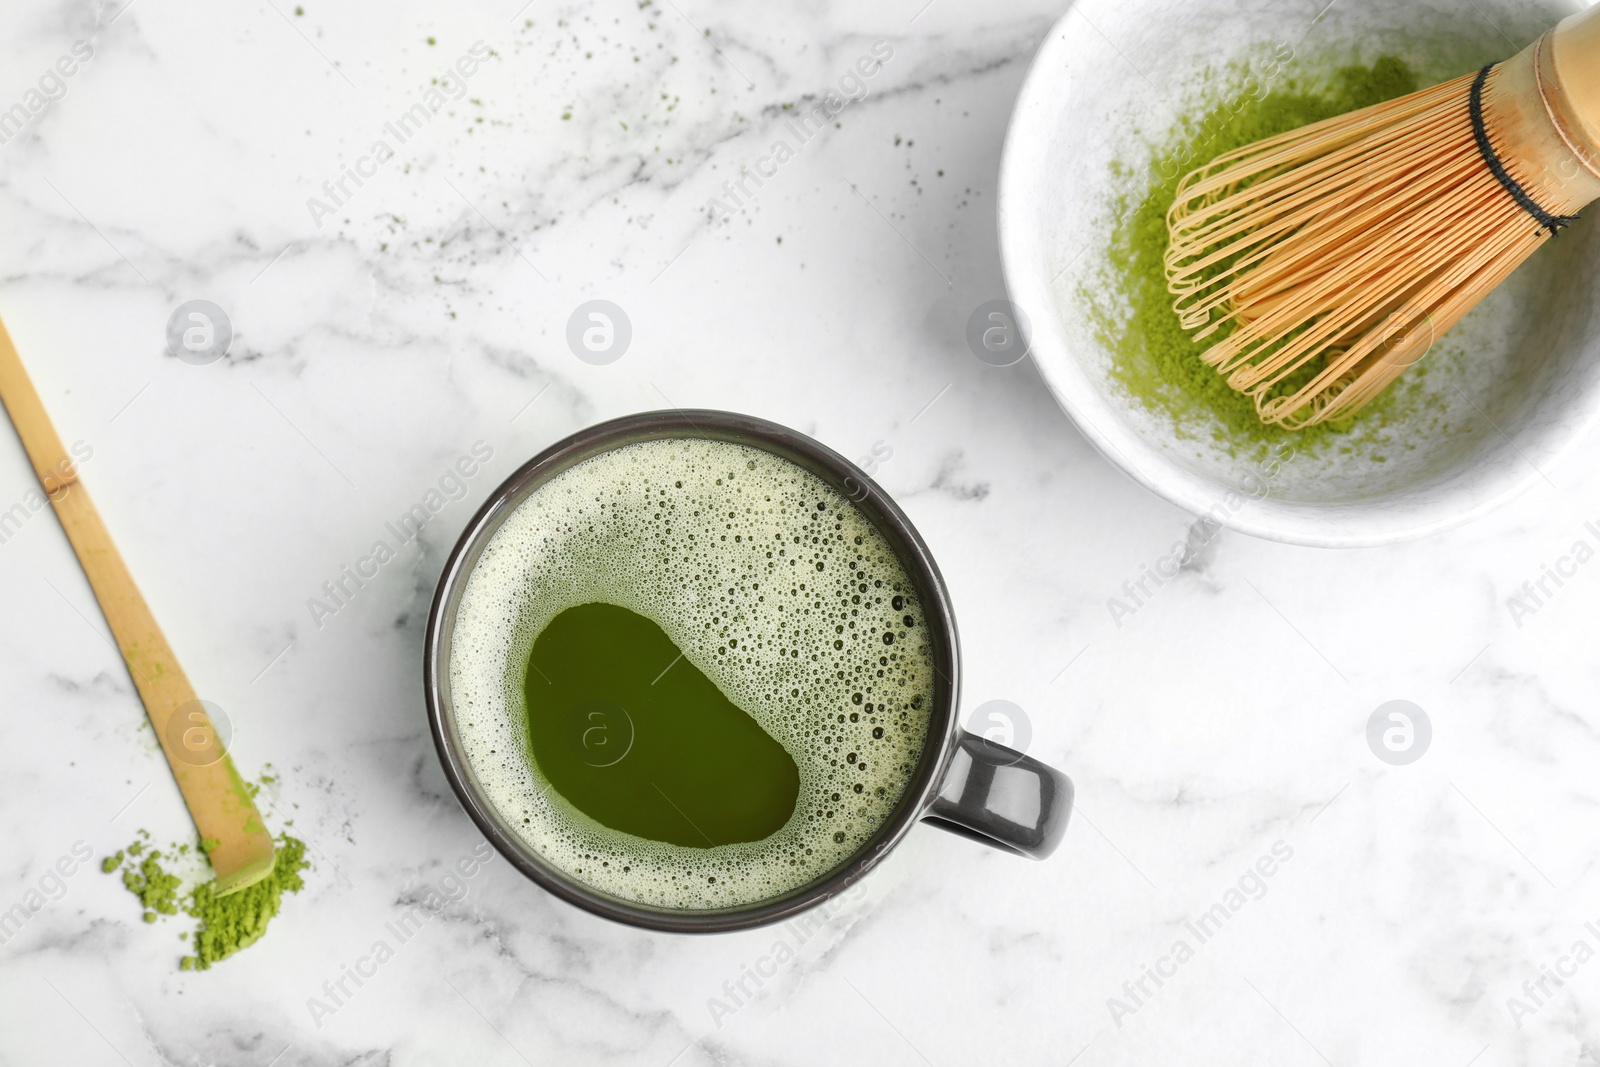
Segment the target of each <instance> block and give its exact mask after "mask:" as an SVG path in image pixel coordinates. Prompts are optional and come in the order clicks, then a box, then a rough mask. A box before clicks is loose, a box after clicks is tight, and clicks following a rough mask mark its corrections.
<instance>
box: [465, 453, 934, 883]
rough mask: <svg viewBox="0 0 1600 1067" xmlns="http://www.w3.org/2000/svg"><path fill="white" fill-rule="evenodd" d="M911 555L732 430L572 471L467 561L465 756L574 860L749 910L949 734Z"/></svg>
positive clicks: (868, 830) (515, 823)
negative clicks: (933, 737) (936, 710)
mask: <svg viewBox="0 0 1600 1067" xmlns="http://www.w3.org/2000/svg"><path fill="white" fill-rule="evenodd" d="M924 621H925V620H924V618H923V613H922V605H921V603H920V602H919V600H918V598H917V595H916V589H915V587H914V585H913V583H912V582H911V580H910V579H909V578H908V576H907V573H906V570H905V567H904V566H903V565H902V563H901V562H900V560H899V558H898V557H897V556H896V555H895V553H894V551H893V550H892V549H891V547H890V546H889V544H888V543H887V542H886V541H885V540H884V539H883V537H882V536H881V535H880V534H879V533H878V531H877V529H876V528H875V527H874V526H873V525H872V523H871V522H869V521H868V519H867V518H866V517H865V516H864V515H862V514H861V513H860V512H859V511H858V510H857V509H856V508H855V506H854V505H853V504H852V503H851V502H850V501H849V500H848V499H846V498H845V497H844V496H842V495H840V494H839V493H838V492H837V491H835V490H834V489H832V488H830V487H829V486H828V485H826V484H825V483H824V482H822V481H821V480H820V479H819V478H817V477H816V476H815V475H813V474H811V473H810V472H809V471H806V470H803V469H802V468H800V467H798V466H796V465H795V464H793V463H790V462H789V461H787V460H785V459H781V458H779V457H777V456H774V455H772V454H771V453H768V452H764V451H760V450H757V449H753V448H748V447H745V446H743V445H738V444H733V443H729V442H723V441H714V440H705V439H698V438H690V439H666V440H658V441H646V442H641V443H636V444H630V445H624V446H622V447H619V448H616V449H614V450H612V451H609V452H604V453H601V454H600V455H597V456H594V457H592V458H590V459H587V460H585V461H583V462H581V463H579V464H577V465H576V466H574V467H572V468H570V469H568V470H566V471H564V472H562V473H561V474H558V475H556V476H555V477H554V478H552V479H551V480H550V481H548V482H546V483H545V484H544V485H542V486H540V487H539V488H538V489H537V490H535V491H534V492H533V493H532V495H531V496H529V497H528V498H527V499H526V500H524V501H523V502H522V504H520V505H519V506H518V507H517V509H516V510H515V511H514V512H513V513H512V514H511V515H510V516H508V517H507V519H506V520H505V522H504V523H503V524H502V525H501V526H500V528H499V529H498V530H497V531H496V532H495V533H494V535H493V536H492V537H491V538H490V540H489V541H488V543H487V544H486V545H485V547H484V549H483V552H482V554H481V555H480V557H479V558H478V560H477V562H476V564H475V565H474V567H473V569H472V572H471V574H470V576H469V577H468V578H467V581H466V585H465V588H464V590H463V592H462V596H461V600H460V605H459V609H458V612H457V616H456V621H455V631H454V639H453V642H452V645H451V651H450V662H449V676H450V688H451V691H452V692H453V694H454V704H455V714H456V717H457V727H458V730H459V736H460V739H461V743H462V746H463V748H464V751H465V754H466V757H467V761H468V762H469V763H470V765H471V767H472V771H473V773H474V775H475V776H476V778H477V779H478V781H479V783H480V785H481V787H482V789H483V792H484V795H485V796H486V798H487V799H488V801H489V802H490V804H492V805H493V807H494V808H495V809H496V810H497V811H498V812H499V814H500V816H501V818H502V819H503V821H504V822H505V823H506V824H508V825H509V826H511V827H512V828H513V829H514V830H515V832H516V833H518V834H519V835H520V836H521V837H522V838H523V840H524V841H525V843H526V844H527V845H528V847H529V848H531V849H532V850H533V851H535V852H537V853H538V854H539V855H540V856H542V857H543V859H544V861H545V862H546V863H548V864H550V865H551V866H552V867H554V868H556V869H558V870H560V871H562V872H564V873H565V874H567V875H568V876H570V877H572V878H575V879H577V880H579V881H582V882H585V883H587V884H588V885H590V886H592V887H593V888H595V889H597V890H600V891H602V892H604V893H608V894H611V895H613V896H615V897H619V898H621V899H624V900H627V901H632V902H635V903H639V904H645V905H649V906H653V907H659V908H667V909H674V910H685V911H700V910H709V909H723V908H735V907H741V906H746V905H750V904H753V903H756V902H759V901H764V900H768V899H771V898H775V897H780V896H783V895H785V894H788V893H790V892H792V891H794V890H796V889H798V888H800V887H801V886H804V885H806V884H807V883H810V882H812V881H814V880H816V879H817V878H819V877H821V876H823V875H826V874H827V873H829V872H830V871H832V870H833V869H835V868H837V867H839V866H840V865H842V864H844V863H845V862H846V861H848V860H849V859H850V858H851V857H852V856H853V855H854V854H855V853H856V852H857V851H858V850H859V849H860V848H861V847H862V845H863V844H865V843H866V842H867V841H868V840H869V839H870V838H871V837H872V835H873V834H874V833H876V831H877V830H878V828H879V827H880V826H882V824H883V822H884V820H885V818H886V817H887V816H888V815H889V814H890V813H891V812H892V811H893V810H894V809H895V807H896V805H897V803H898V802H899V800H900V798H901V795H902V793H903V792H904V789H905V786H906V783H907V782H908V780H909V779H910V777H911V775H912V771H913V768H914V767H915V766H916V764H917V761H918V758H919V757H920V755H921V753H922V750H923V746H924V744H925V742H926V740H927V734H928V724H929V716H930V712H931V709H932V705H933V692H934V686H933V675H934V672H933V659H932V653H931V648H930V642H929V637H930V635H929V633H928V629H927V627H926V626H925V625H924Z"/></svg>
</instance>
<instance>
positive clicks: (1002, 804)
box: [922, 730, 1072, 860]
mask: <svg viewBox="0 0 1600 1067" xmlns="http://www.w3.org/2000/svg"><path fill="white" fill-rule="evenodd" d="M1071 814H1072V780H1071V779H1069V778H1068V777H1067V776H1066V775H1064V774H1062V773H1061V772H1060V771H1058V770H1056V769H1055V768H1054V767H1048V766H1046V765H1045V764H1043V763H1040V762H1039V761H1038V760H1036V759H1032V758H1031V757H1028V756H1024V755H1023V754H1022V753H1020V752H1018V751H1016V750H1015V749H1010V748H1007V747H1006V746H1004V745H999V744H996V743H995V742H993V741H990V740H989V739H988V738H985V737H979V736H978V735H977V734H974V733H970V732H968V731H966V730H962V731H961V732H960V734H959V736H958V737H957V738H956V747H955V753H954V754H953V755H952V756H951V758H950V767H949V769H948V770H946V771H945V776H944V783H943V784H942V785H941V786H940V788H939V794H938V796H937V797H936V798H935V799H934V801H933V803H932V804H930V805H929V806H928V810H927V811H926V812H924V813H923V816H922V819H923V821H924V822H931V823H933V824H934V825H936V826H938V827H940V828H941V829H944V830H949V831H950V832H951V833H956V834H960V835H962V836H963V837H970V838H972V839H973V840H975V841H982V842H983V843H984V844H986V845H991V846H993V847H994V848H998V849H1003V850H1004V851H1007V852H1015V853H1017V854H1018V855H1022V856H1029V857H1031V858H1033V859H1036V860H1042V859H1044V858H1045V857H1046V856H1048V855H1050V853H1052V852H1054V851H1055V850H1056V846H1057V845H1059V844H1060V843H1061V838H1062V836H1063V835H1064V834H1066V832H1067V818H1068V816H1070V815H1071Z"/></svg>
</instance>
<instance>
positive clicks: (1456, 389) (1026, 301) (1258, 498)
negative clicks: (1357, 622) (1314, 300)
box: [999, 0, 1600, 547]
mask: <svg viewBox="0 0 1600 1067" xmlns="http://www.w3.org/2000/svg"><path fill="white" fill-rule="evenodd" d="M1326 6H1327V0H1303V2H1302V0H1087V2H1080V3H1076V4H1074V6H1073V7H1072V8H1071V9H1069V10H1068V12H1067V13H1066V15H1064V16H1063V17H1062V18H1061V20H1060V21H1059V22H1058V23H1057V24H1056V26H1055V27H1054V29H1052V30H1051V32H1050V35H1049V37H1048V38H1047V39H1046V41H1045V43H1044V45H1043V46H1042V47H1041V48H1040V50H1039V54H1038V56H1037V57H1036V58H1035V60H1034V63H1033V67H1032V69H1031V71H1030V72H1029V74H1028V78H1027V81H1026V82H1025V84H1024V85H1023V88H1022V93H1021V96H1020V98H1019V99H1018V101H1017V106H1016V112H1015V114H1014V116H1013V118H1012V121H1011V127H1010V131H1009V133H1008V135H1007V138H1006V146H1005V155H1004V159H1003V162H1002V166H1001V174H1000V198H999V227H1000V245H1001V257H1002V262H1003V265H1004V269H1005V275H1006V285H1007V288H1008V289H1009V291H1010V296H1011V300H1012V302H1013V303H1014V304H1015V305H1016V306H1017V308H1018V309H1019V310H1020V311H1021V312H1022V313H1023V314H1024V315H1025V316H1026V317H1027V319H1029V320H1031V324H1032V355H1033V358H1034V359H1035V360H1036V361H1037V363H1038V365H1039V368H1040V370H1041V372H1042V373H1043V375H1044V377H1045V380H1046V381H1047V382H1048V383H1049V385H1050V388H1051V389H1052V390H1053V391H1054V393H1055V395H1056V398H1057V399H1058V400H1059V401H1060V403H1061V405H1062V407H1063V408H1065V409H1066V411H1067V413H1068V415H1070V416H1071V418H1072V419H1073V421H1074V422H1075V423H1076V424H1077V425H1078V427H1079V428H1080V429H1081V430H1082V431H1083V433H1084V434H1085V435H1086V436H1087V437H1088V438H1089V440H1090V441H1092V442H1093V443H1094V444H1095V446H1096V447H1097V448H1099V449H1100V451H1101V452H1102V453H1103V454H1104V455H1105V456H1106V457H1107V458H1108V459H1110V460H1111V461H1112V462H1113V463H1115V464H1116V465H1118V466H1120V467H1121V468H1122V469H1123V470H1125V471H1127V472H1128V473H1129V474H1130V475H1132V476H1133V477H1134V478H1135V479H1136V480H1138V481H1139V482H1141V483H1142V484H1144V485H1145V486H1147V487H1148V488H1150V489H1151V490H1153V491H1155V492H1156V493H1159V494H1160V495H1161V496H1163V497H1165V498H1167V499H1168V500H1170V501H1172V502H1173V503H1175V504H1177V505H1179V506H1181V507H1184V508H1186V509H1188V510H1190V511H1193V512H1195V513H1197V514H1199V513H1209V514H1211V515H1212V516H1213V517H1214V518H1215V519H1216V520H1217V521H1218V522H1220V523H1223V524H1224V525H1227V526H1230V527H1232V528H1234V529H1238V530H1241V531H1243V532H1246V533H1250V534H1253V535H1256V536H1259V537H1265V538H1270V539H1272V540H1276V541H1285V542H1290V543H1294V544H1302V545H1314V546H1328V547H1352V546H1360V545H1376V544H1385V543H1390V542H1394V541H1400V540H1405V539H1408V538H1413V537H1420V536H1423V535H1426V534H1431V533H1435V532H1438V531H1440V530H1444V529H1448V528H1449V527H1452V526H1455V525H1458V524H1460V523H1463V522H1466V521H1468V520H1470V519H1473V518H1476V517H1478V516H1480V515H1482V514H1484V513H1485V512H1488V511H1489V510H1491V509H1492V508H1494V507H1496V506H1498V505H1500V504H1503V503H1505V502H1506V501H1508V500H1510V499H1511V498H1512V497H1514V496H1516V495H1517V494H1519V493H1520V492H1522V491H1523V490H1525V489H1527V488H1528V487H1529V486H1531V485H1532V484H1533V483H1535V482H1537V481H1539V480H1541V479H1543V478H1545V477H1546V476H1547V472H1548V471H1549V469H1550V466H1551V464H1552V463H1553V462H1554V461H1555V459H1556V457H1557V456H1558V454H1560V453H1561V452H1563V451H1564V450H1566V449H1567V448H1568V447H1569V446H1571V445H1572V444H1573V443H1574V442H1575V441H1577V440H1578V439H1579V438H1580V437H1581V436H1582V434H1583V433H1584V432H1585V431H1586V430H1587V429H1588V428H1589V426H1590V424H1591V423H1592V422H1593V421H1594V419H1595V417H1596V415H1597V414H1600V225H1597V219H1595V218H1590V219H1587V220H1586V221H1585V222H1583V223H1580V224H1579V225H1578V226H1575V227H1573V228H1572V229H1570V230H1568V231H1566V232H1565V233H1564V234H1563V235H1562V236H1561V238H1560V239H1559V240H1558V241H1556V242H1554V243H1553V245H1552V246H1550V247H1547V248H1544V249H1542V250H1541V251H1540V253H1539V254H1538V255H1537V256H1535V257H1534V259H1533V260H1532V261H1530V262H1529V263H1528V264H1527V265H1525V266H1524V267H1523V269H1522V270H1520V271H1518V273H1517V274H1516V275H1515V276H1514V277H1513V278H1512V279H1511V280H1510V281H1509V282H1508V283H1507V284H1506V285H1505V286H1502V287H1501V288H1500V289H1499V290H1497V291H1496V292H1495V293H1494V294H1493V295H1492V296H1491V298H1490V299H1489V300H1488V301H1487V302H1486V303H1485V304H1484V305H1483V306H1481V307H1480V308H1479V309H1478V310H1477V311H1476V312H1474V313H1473V315H1472V316H1471V317H1469V319H1468V320H1467V321H1466V322H1463V323H1462V324H1461V326H1459V327H1458V328H1457V329H1456V330H1455V331H1452V332H1451V333H1450V334H1448V335H1446V337H1445V338H1444V339H1442V340H1441V341H1440V342H1439V344H1437V345H1436V346H1435V349H1434V351H1432V352H1430V353H1429V355H1428V357H1427V360H1428V361H1429V362H1430V363H1433V364H1435V366H1432V367H1430V368H1429V370H1428V373H1427V374H1426V375H1425V376H1423V377H1422V378H1421V380H1420V383H1419V384H1418V385H1417V386H1414V387H1413V388H1415V389H1417V390H1418V393H1417V394H1416V395H1417V397H1419V398H1420V402H1419V403H1411V404H1408V405H1407V410H1408V411H1409V412H1411V413H1410V414H1407V415H1405V416H1404V417H1402V418H1399V419H1397V420H1391V422H1390V424H1389V425H1388V426H1387V427H1385V428H1384V430H1383V431H1382V433H1380V434H1377V435H1376V437H1377V439H1374V440H1369V441H1368V444H1367V445H1365V446H1361V447H1355V448H1353V449H1352V451H1351V454H1339V453H1337V452H1336V451H1334V450H1332V449H1330V448H1327V447H1323V448H1321V449H1316V448H1297V449H1296V454H1295V456H1294V458H1293V459H1292V460H1290V461H1289V462H1287V463H1283V464H1281V465H1277V469H1276V470H1270V471H1263V470H1261V468H1260V464H1259V460H1250V459H1247V458H1240V456H1239V455H1236V453H1237V452H1238V451H1239V450H1238V448H1237V444H1236V443H1235V442H1233V441H1230V440H1229V439H1228V438H1227V436H1226V435H1224V436H1223V438H1222V439H1220V440H1214V439H1212V438H1211V431H1210V428H1208V427H1207V426H1206V425H1205V424H1204V423H1205V420H1203V419H1202V420H1201V422H1200V423H1198V424H1195V425H1193V426H1188V427H1187V428H1186V432H1179V431H1178V430H1177V429H1175V427H1174V425H1173V422H1172V419H1171V418H1170V416H1167V415H1163V414H1161V413H1160V412H1158V411H1154V410H1152V409H1151V408H1150V407H1148V406H1147V404H1146V403H1145V402H1143V401H1140V400H1137V399H1134V398H1133V397H1131V396H1130V395H1129V394H1128V392H1127V391H1126V390H1124V389H1123V388H1122V387H1121V386H1120V385H1119V384H1118V381H1117V380H1116V379H1115V378H1114V377H1113V376H1112V374H1111V367H1112V362H1113V349H1112V347H1110V346H1108V345H1107V344H1105V343H1103V342H1102V340H1101V339H1100V331H1098V330H1097V328H1096V323H1097V321H1103V320H1097V319H1096V317H1095V314H1096V313H1095V312H1094V310H1093V305H1094V304H1095V303H1096V301H1100V302H1101V307H1102V309H1103V308H1104V307H1105V304H1104V301H1105V300H1106V299H1107V298H1108V293H1110V292H1111V290H1110V289H1108V287H1107V286H1106V285H1105V284H1104V281H1105V279H1106V277H1107V271H1108V270H1109V267H1108V266H1107V260H1106V257H1107V252H1108V248H1109V244H1110V235H1111V233H1112V232H1113V228H1114V225H1115V219H1116V212H1117V207H1116V204H1117V201H1118V197H1119V196H1121V195H1123V194H1124V193H1125V192H1126V190H1128V189H1129V188H1133V189H1137V190H1144V189H1147V188H1148V183H1149V177H1150V167H1151V163H1150V160H1151V158H1152V156H1151V142H1150V141H1149V140H1147V139H1145V138H1144V137H1143V135H1142V134H1141V133H1140V132H1139V131H1142V130H1151V131H1168V130H1171V129H1173V127H1174V124H1175V123H1176V122H1178V121H1179V120H1180V118H1182V117H1184V116H1188V115H1194V114H1196V113H1197V112H1198V111H1199V110H1200V109H1199V107H1198V105H1199V103H1200V102H1201V101H1203V100H1205V99H1206V98H1207V96H1208V95H1210V96H1211V97H1212V102H1215V96H1214V94H1215V93H1216V89H1215V88H1214V85H1215V83H1214V82H1213V83H1211V85H1212V86H1213V87H1211V88H1208V86H1207V81H1206V79H1207V74H1206V71H1207V70H1208V69H1210V70H1211V71H1216V70H1218V69H1221V68H1222V67H1224V66H1225V65H1226V64H1229V63H1231V62H1234V61H1241V62H1252V61H1257V62H1258V61H1259V60H1261V59H1262V58H1263V57H1265V56H1270V55H1272V54H1273V53H1274V51H1277V50H1280V49H1281V48H1283V47H1284V46H1287V47H1290V48H1293V49H1294V50H1295V58H1294V59H1292V60H1290V61H1289V63H1288V65H1287V67H1286V70H1285V76H1287V77H1295V78H1301V79H1313V80H1314V79H1316V78H1318V77H1320V76H1323V75H1325V73H1326V72H1327V71H1330V70H1332V69H1333V68H1334V67H1336V66H1338V65H1340V64H1343V63H1349V62H1362V63H1370V62H1372V61H1373V60H1375V59H1376V58H1378V57H1379V56H1381V55H1386V54H1393V55H1397V56H1399V57H1400V58H1402V59H1405V60H1407V62H1408V63H1410V64H1411V65H1412V66H1413V68H1414V69H1415V70H1416V71H1417V73H1418V74H1419V76H1420V77H1421V78H1422V79H1423V81H1424V83H1425V84H1432V83H1434V82H1437V81H1442V80H1444V79H1446V78H1448V77H1451V76H1453V75H1455V74H1460V73H1465V72H1467V71H1470V70H1472V69H1474V68H1475V67H1476V66H1477V65H1479V64H1481V63H1483V62H1488V61H1492V60H1495V59H1500V58H1506V57H1508V56H1509V55H1511V54H1513V53H1514V52H1515V51H1517V50H1520V48H1521V47H1522V46H1523V44H1525V43H1527V42H1529V41H1532V40H1533V39H1534V38H1536V37H1537V36H1538V35H1539V33H1540V32H1542V31H1543V30H1544V29H1546V28H1548V27H1549V26H1552V25H1554V24H1555V23H1556V22H1558V21H1559V20H1560V19H1561V18H1562V17H1564V16H1565V15H1567V14H1570V13H1571V12H1573V11H1575V10H1581V9H1582V8H1583V7H1584V6H1586V5H1585V4H1584V3H1583V2H1582V0H1401V2H1396V0H1340V2H1339V3H1336V4H1334V5H1333V6H1332V8H1331V10H1330V11H1329V12H1328V13H1327V15H1326V17H1324V18H1323V19H1321V20H1320V21H1317V20H1316V16H1317V13H1318V12H1319V11H1320V10H1322V9H1323V8H1324V7H1326ZM1490 20H1493V23H1494V24H1493V25H1491V21H1490ZM1508 38H1509V40H1508ZM1510 41H1515V42H1516V44H1515V47H1513V45H1512V43H1510ZM1117 162H1121V163H1122V164H1125V165H1129V166H1131V167H1132V172H1131V176H1125V177H1123V178H1121V179H1115V178H1114V177H1113V164H1114V163H1117ZM1197 162H1198V161H1197ZM1588 214H1590V215H1596V214H1600V211H1597V210H1596V209H1594V208H1591V209H1590V211H1589V212H1588ZM1113 313H1115V308H1114V306H1113ZM1101 314H1102V315H1103V314H1104V311H1103V310H1102V312H1101ZM1413 373H1414V372H1413ZM1195 431H1198V432H1195ZM1385 437H1386V439H1387V443H1384V440H1383V439H1384V438H1385ZM1292 443H1293V442H1291V444H1292ZM1341 443H1342V444H1348V442H1341ZM1263 487H1266V488H1265V493H1264V495H1263Z"/></svg>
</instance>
